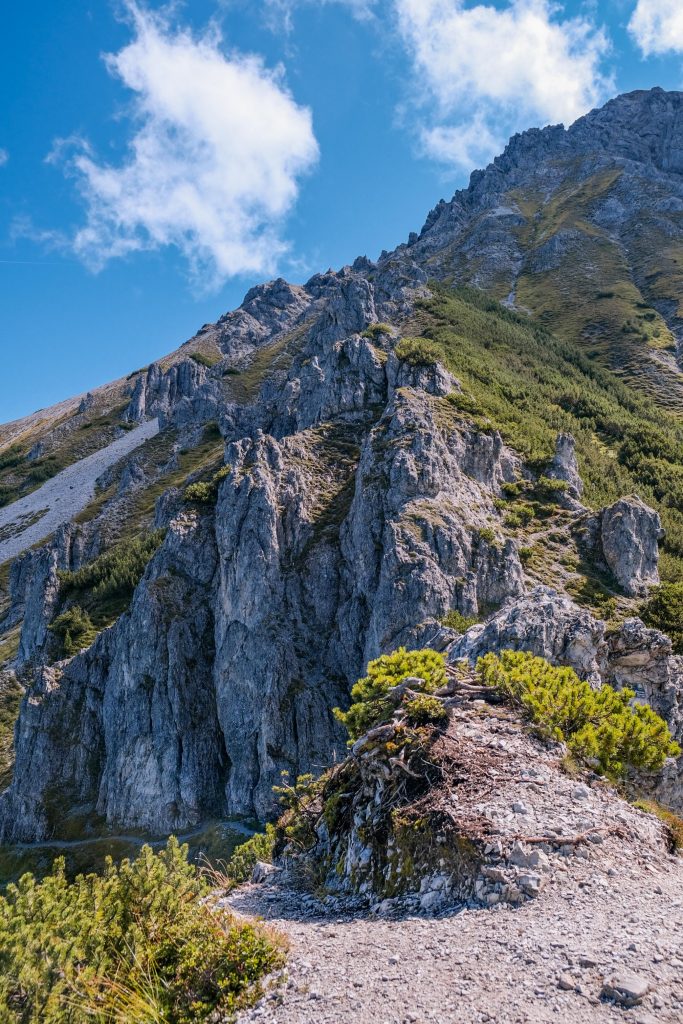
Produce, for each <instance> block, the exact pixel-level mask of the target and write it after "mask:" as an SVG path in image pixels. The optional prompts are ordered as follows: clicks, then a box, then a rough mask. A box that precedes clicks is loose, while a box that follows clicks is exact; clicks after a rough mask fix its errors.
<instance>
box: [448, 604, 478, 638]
mask: <svg viewBox="0 0 683 1024" xmlns="http://www.w3.org/2000/svg"><path fill="white" fill-rule="evenodd" d="M477 622H479V619H478V618H477V616H476V615H463V614H462V612H459V611H458V610H457V609H456V608H452V609H451V610H450V611H449V612H447V613H446V614H445V615H444V617H443V618H442V619H441V624H442V625H443V626H446V627H447V628H448V629H454V630H455V631H456V633H466V632H467V630H468V629H469V628H470V626H475V625H476V624H477Z"/></svg>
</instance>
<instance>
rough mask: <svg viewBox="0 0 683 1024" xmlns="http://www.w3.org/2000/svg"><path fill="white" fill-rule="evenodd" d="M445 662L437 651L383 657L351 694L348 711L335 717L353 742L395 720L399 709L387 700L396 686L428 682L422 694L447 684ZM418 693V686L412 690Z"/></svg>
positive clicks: (401, 650)
mask: <svg viewBox="0 0 683 1024" xmlns="http://www.w3.org/2000/svg"><path fill="white" fill-rule="evenodd" d="M444 666H445V659H444V656H443V654H439V653H437V652H436V651H430V650H422V651H406V649H405V647H399V649H398V650H397V651H394V652H393V654H383V655H381V657H379V658H376V659H375V660H374V661H371V662H370V664H369V665H368V674H367V676H364V677H363V678H362V679H359V680H358V682H357V683H356V684H355V686H354V687H353V689H352V690H351V701H352V703H351V707H350V708H349V710H348V711H341V710H340V709H339V708H335V711H334V713H335V716H336V717H337V719H338V720H339V721H340V722H341V723H342V725H344V726H345V727H346V729H347V731H348V733H349V736H350V738H351V740H352V741H353V740H357V739H358V737H359V736H362V735H363V733H365V732H367V730H368V729H370V728H372V726H374V725H379V724H380V723H382V722H386V721H388V720H389V718H391V715H392V714H393V712H394V709H395V705H394V704H392V702H391V701H390V700H387V699H386V694H387V693H388V691H389V690H391V689H392V688H393V687H394V686H398V684H399V683H400V682H401V681H402V680H403V679H407V678H408V677H409V676H415V677H416V678H419V679H422V680H424V682H423V684H422V686H421V687H420V690H421V691H422V692H424V693H433V692H434V690H438V689H439V687H441V686H444V685H445V683H446V670H445V667H444ZM412 688H413V689H417V685H416V686H415V687H412Z"/></svg>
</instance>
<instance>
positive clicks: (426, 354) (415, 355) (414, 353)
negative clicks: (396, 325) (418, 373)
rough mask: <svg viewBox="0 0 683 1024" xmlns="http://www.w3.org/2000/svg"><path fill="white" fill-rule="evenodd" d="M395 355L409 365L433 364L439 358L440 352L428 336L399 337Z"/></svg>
mask: <svg viewBox="0 0 683 1024" xmlns="http://www.w3.org/2000/svg"><path fill="white" fill-rule="evenodd" d="M396 356H397V358H398V359H401V360H403V361H404V362H406V363H409V364H410V365H411V366H433V365H434V364H435V363H438V361H439V360H440V359H441V357H442V353H441V349H440V348H439V347H438V346H437V345H435V344H434V343H433V342H431V341H430V340H429V338H401V340H400V341H399V343H398V345H397V346H396Z"/></svg>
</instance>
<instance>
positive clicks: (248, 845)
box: [226, 824, 276, 882]
mask: <svg viewBox="0 0 683 1024" xmlns="http://www.w3.org/2000/svg"><path fill="white" fill-rule="evenodd" d="M275 837H276V834H275V826H274V825H270V824H268V825H266V829H265V832H256V833H255V834H254V835H253V836H252V837H251V838H250V839H247V841H246V842H244V843H240V845H239V846H238V847H237V848H236V849H235V851H234V853H233V855H232V857H231V858H230V860H229V861H228V866H227V869H226V874H227V876H228V878H229V879H230V881H232V882H246V881H248V880H249V879H250V878H251V873H252V871H253V870H254V866H255V865H256V862H257V861H259V860H263V861H265V862H266V863H267V864H270V863H272V860H273V848H274V846H275Z"/></svg>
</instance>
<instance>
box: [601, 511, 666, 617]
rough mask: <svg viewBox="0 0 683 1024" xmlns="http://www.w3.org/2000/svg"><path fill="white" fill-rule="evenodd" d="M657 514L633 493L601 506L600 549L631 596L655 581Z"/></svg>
mask: <svg viewBox="0 0 683 1024" xmlns="http://www.w3.org/2000/svg"><path fill="white" fill-rule="evenodd" d="M662 535H663V534H662V524H661V522H660V519H659V515H658V514H657V512H655V511H654V510H653V509H651V508H648V506H647V505H646V504H645V503H644V502H643V501H641V500H640V499H639V498H637V497H633V498H621V499H620V500H619V501H617V502H615V504H614V505H611V506H610V507H609V508H606V509H604V510H603V513H602V522H601V539H602V549H603V551H604V554H605V561H606V562H607V565H608V566H609V568H610V570H611V572H612V575H613V576H614V578H615V579H616V580H617V582H618V583H619V584H620V585H621V586H622V587H623V588H624V590H625V591H626V593H627V594H628V595H629V596H631V597H638V596H642V595H643V594H645V593H646V592H647V589H648V587H651V586H654V585H656V584H657V583H659V571H658V569H657V563H658V561H659V547H658V541H659V540H660V539H661V537H662Z"/></svg>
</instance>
